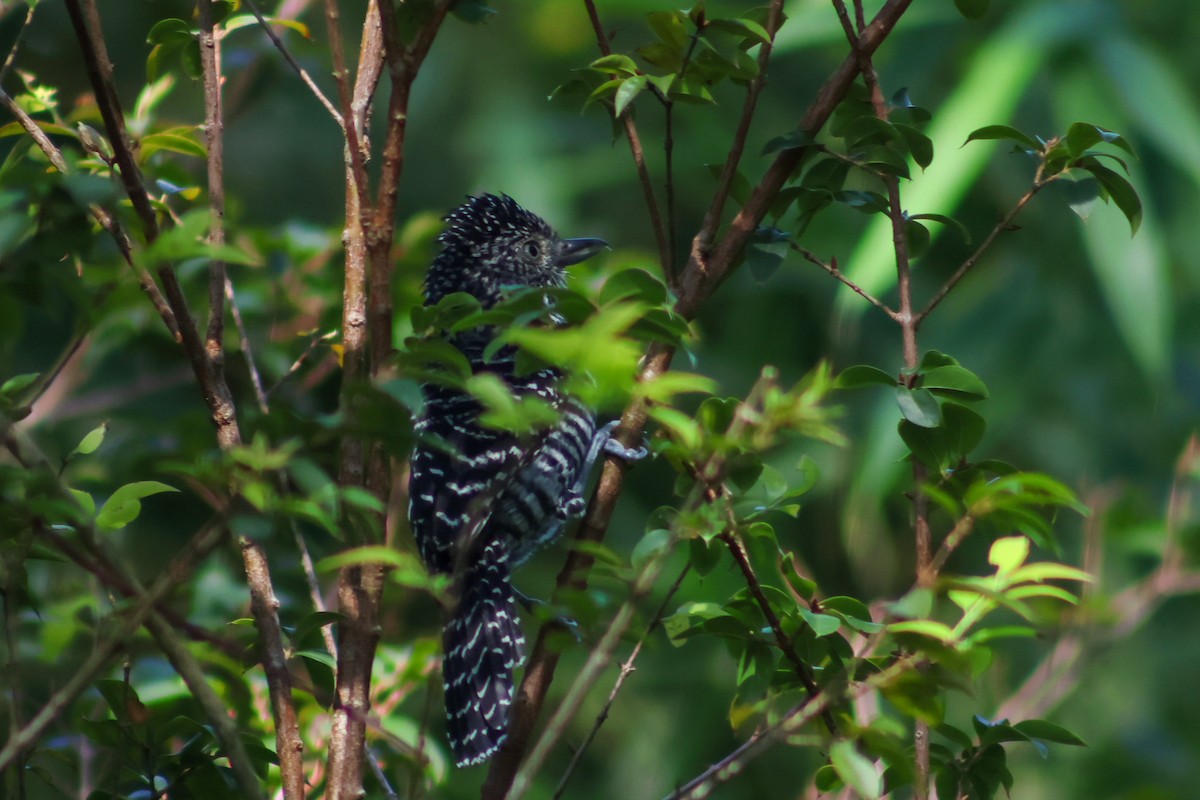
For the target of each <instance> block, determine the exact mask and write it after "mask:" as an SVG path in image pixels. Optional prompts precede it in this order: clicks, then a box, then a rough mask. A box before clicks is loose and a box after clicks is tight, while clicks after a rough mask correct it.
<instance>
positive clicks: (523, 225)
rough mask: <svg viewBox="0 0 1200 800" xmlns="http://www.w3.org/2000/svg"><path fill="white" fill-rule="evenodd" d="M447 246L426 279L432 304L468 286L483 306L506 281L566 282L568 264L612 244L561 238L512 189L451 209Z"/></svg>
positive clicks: (444, 242)
mask: <svg viewBox="0 0 1200 800" xmlns="http://www.w3.org/2000/svg"><path fill="white" fill-rule="evenodd" d="M446 222H447V223H448V224H447V226H446V230H445V231H443V232H442V234H441V235H440V236H439V237H438V243H439V244H441V245H442V252H441V253H439V254H438V256H437V258H435V259H434V261H433V264H432V265H431V266H430V268H429V275H428V276H427V277H426V279H425V299H426V302H428V303H430V304H432V303H436V302H437V301H438V300H440V299H442V298H443V297H445V296H446V295H448V294H451V293H453V292H467V293H468V294H470V295H472V296H474V297H475V298H476V299H478V300H479V301H480V302H481V303H482V304H483V305H484V307H490V306H491V305H493V304H494V303H496V301H498V300H499V299H500V297H501V290H502V289H503V287H506V286H562V285H564V283H565V281H566V271H565V270H566V268H567V267H569V266H571V265H572V264H578V263H579V262H580V261H584V260H585V259H588V258H590V257H591V256H593V255H595V254H596V253H597V252H599V251H600V250H601V249H603V248H605V247H607V246H608V245H607V244H605V242H604V241H602V240H600V239H562V238H560V237H559V235H558V234H557V233H555V232H554V229H553V228H551V227H550V225H549V224H547V223H546V221H545V220H543V219H542V218H541V217H539V216H538V215H536V214H533V213H530V212H529V211H526V210H525V209H523V208H521V206H519V205H518V204H517V201H515V200H513V199H512V198H511V197H509V196H508V195H500V196H499V197H497V196H496V195H492V194H481V195H479V196H478V197H470V198H468V199H467V202H465V203H463V204H462V205H461V206H459V207H458V208H456V209H454V210H453V211H451V212H450V213H449V214H447V215H446Z"/></svg>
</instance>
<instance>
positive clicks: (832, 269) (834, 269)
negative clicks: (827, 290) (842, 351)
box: [791, 243, 900, 321]
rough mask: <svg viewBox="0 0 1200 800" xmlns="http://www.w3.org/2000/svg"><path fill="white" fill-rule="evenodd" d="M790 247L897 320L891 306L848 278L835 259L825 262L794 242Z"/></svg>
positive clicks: (897, 315)
mask: <svg viewBox="0 0 1200 800" xmlns="http://www.w3.org/2000/svg"><path fill="white" fill-rule="evenodd" d="M791 247H792V249H793V250H795V251H796V252H797V253H799V254H800V255H801V256H803V257H804V260H805V261H809V262H811V263H813V264H816V265H817V266H818V267H820V268H821V269H823V270H825V271H826V272H828V273H829V274H830V275H832V276H833V277H835V278H837V279H838V280H839V281H841V282H842V283H843V284H844V285H846V286H847V287H849V288H850V289H851V290H852V291H853V292H854V293H855V294H857V295H858V296H859V297H861V298H863V299H864V300H866V301H867V302H868V303H870V304H871V305H873V306H875V307H876V308H878V309H879V310H880V311H882V312H883V313H885V314H887V315H888V316H889V317H891V318H892V319H893V320H897V321H899V316H900V315H899V314H898V313H896V312H895V311H893V310H892V308H891V307H889V306H888V305H887V304H886V303H884V302H883V301H882V300H879V299H878V298H877V297H875V296H874V295H873V294H871V293H870V292H868V291H867V290H866V289H864V288H862V287H861V286H859V285H858V284H857V283H855V282H854V281H852V280H850V278H848V277H847V276H846V273H844V272H842V271H841V269H840V268H839V267H838V263H837V259H831V260H830V261H829V262H828V263H827V262H825V261H822V260H821V259H820V258H818V257H817V255H816V254H815V253H813V252H812V251H811V250H808V249H807V248H804V247H801V246H800V245H798V244H795V243H793V244H792V246H791Z"/></svg>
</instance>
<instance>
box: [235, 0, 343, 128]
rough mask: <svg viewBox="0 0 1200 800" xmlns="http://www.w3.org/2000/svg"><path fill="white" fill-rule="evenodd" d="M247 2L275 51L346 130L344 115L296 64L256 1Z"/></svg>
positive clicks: (306, 72)
mask: <svg viewBox="0 0 1200 800" xmlns="http://www.w3.org/2000/svg"><path fill="white" fill-rule="evenodd" d="M245 2H246V5H247V6H248V7H249V8H250V13H251V14H253V15H254V18H255V19H256V20H258V24H259V26H260V27H262V29H263V32H264V33H266V34H267V37H268V38H269V39H270V40H271V43H272V44H273V45H275V49H276V50H278V51H279V53H280V55H282V56H283V58H284V60H285V61H287V62H288V64H289V65H290V66H291V68H292V69H293V70H295V71H296V74H297V75H299V76H300V80H302V81H304V85H305V86H307V87H308V90H309V91H310V92H312V93H313V97H315V98H317V102H319V103H320V104H321V106H322V107H323V108H324V109H325V110H326V111H328V112H329V116H331V117H333V121H334V122H336V123H337V124H338V127H340V128H344V127H345V122H344V121H343V120H342V115H341V114H339V113H338V110H337V109H336V108H334V106H333V103H331V102H330V101H329V98H328V97H326V96H325V93H324V92H322V91H321V87H320V86H317V82H316V81H314V80H313V79H312V76H311V75H309V74H308V71H307V70H306V69H304V67H302V66H300V64H299V63H297V62H296V59H295V58H294V57H293V56H292V53H291V51H290V50H288V49H287V45H285V44H284V43H283V40H282V39H280V38H279V34H277V33H275V29H274V28H272V27H271V23H269V22H268V21H267V20H266V18H264V17H263V15H262V12H261V11H259V10H258V5H257V4H256V3H255V2H254V0H245Z"/></svg>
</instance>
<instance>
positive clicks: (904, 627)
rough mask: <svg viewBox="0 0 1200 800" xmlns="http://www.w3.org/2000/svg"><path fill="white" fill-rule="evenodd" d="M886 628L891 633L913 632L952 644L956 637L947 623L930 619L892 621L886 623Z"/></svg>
mask: <svg viewBox="0 0 1200 800" xmlns="http://www.w3.org/2000/svg"><path fill="white" fill-rule="evenodd" d="M888 630H889V631H891V632H892V633H915V634H917V635H919V636H928V637H929V638H930V639H936V640H938V641H939V642H945V643H946V644H952V643H953V642H954V641H955V638H956V637H955V635H954V630H953V629H951V627H950V626H949V625H947V624H945V623H944V622H937V621H935V620H931V619H912V620H906V621H904V622H893V623H892V624H891V625H888Z"/></svg>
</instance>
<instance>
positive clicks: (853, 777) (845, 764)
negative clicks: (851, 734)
mask: <svg viewBox="0 0 1200 800" xmlns="http://www.w3.org/2000/svg"><path fill="white" fill-rule="evenodd" d="M829 763H830V765H831V766H832V767H833V768H834V770H835V771H836V772H837V774H838V777H839V778H841V779H842V781H843V783H845V784H846V785H847V786H849V787H850V788H851V789H853V790H854V792H855V794H856V795H857V796H859V797H862V798H866V800H877V798H878V797H879V795H880V791H881V790H882V786H881V785H880V776H879V773H878V772H876V770H875V765H874V764H873V763H871V760H870V759H868V758H867V757H866V756H864V755H863V754H862V753H860V752H858V750H857V749H855V745H854V742H852V741H849V740H846V739H839V740H838V741H836V742H834V743H833V746H832V747H830V748H829Z"/></svg>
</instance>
